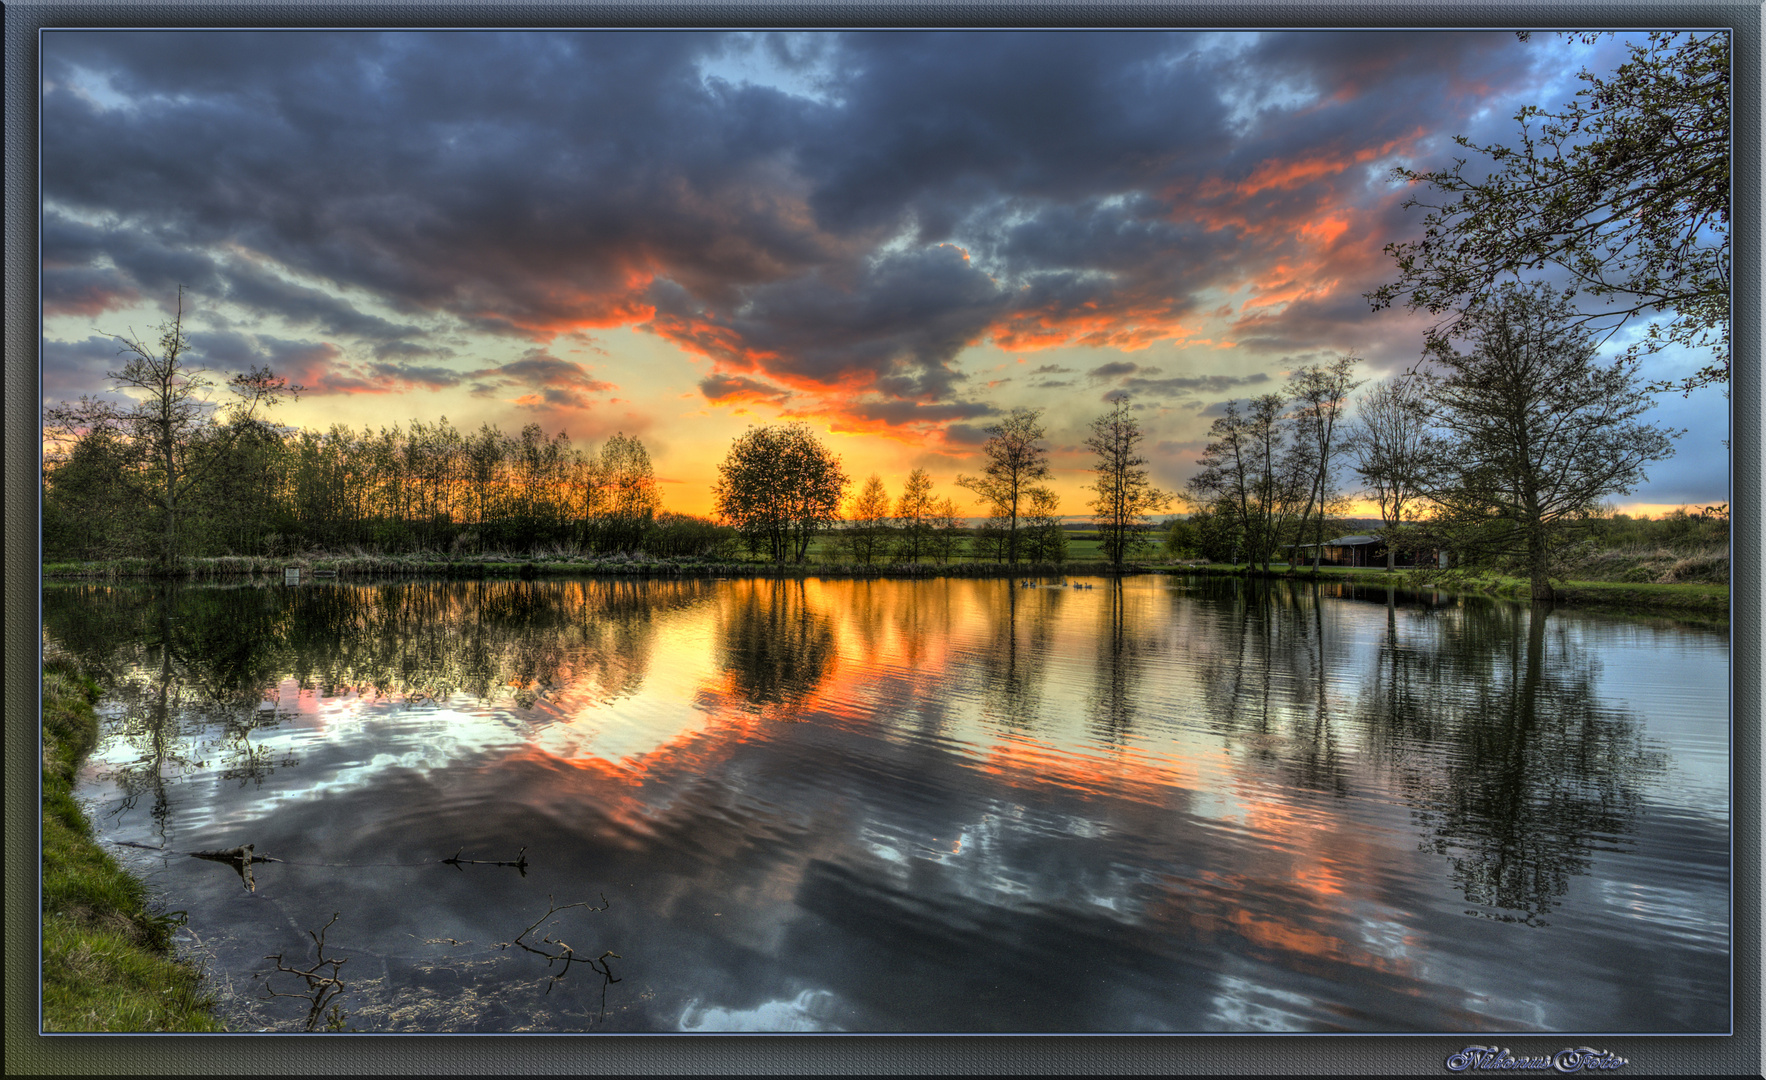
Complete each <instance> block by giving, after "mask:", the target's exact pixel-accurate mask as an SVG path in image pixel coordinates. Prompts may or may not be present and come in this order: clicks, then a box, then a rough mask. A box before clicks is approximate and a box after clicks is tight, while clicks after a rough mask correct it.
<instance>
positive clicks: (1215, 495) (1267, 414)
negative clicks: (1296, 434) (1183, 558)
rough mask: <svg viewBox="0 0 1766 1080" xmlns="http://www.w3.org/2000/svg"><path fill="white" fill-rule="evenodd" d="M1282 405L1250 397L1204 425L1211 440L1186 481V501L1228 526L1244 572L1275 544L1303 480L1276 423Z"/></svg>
mask: <svg viewBox="0 0 1766 1080" xmlns="http://www.w3.org/2000/svg"><path fill="white" fill-rule="evenodd" d="M1287 405H1288V401H1287V399H1286V398H1285V397H1283V396H1282V395H1280V394H1264V395H1262V396H1260V397H1256V398H1252V399H1251V402H1250V407H1249V408H1248V409H1247V410H1246V411H1244V412H1240V411H1239V404H1238V402H1236V401H1229V402H1227V404H1226V410H1225V414H1224V415H1222V416H1220V417H1219V418H1217V419H1216V420H1215V421H1214V423H1213V424H1212V425H1211V426H1210V427H1209V429H1208V434H1209V436H1210V437H1211V438H1212V439H1213V441H1212V442H1210V443H1209V444H1208V445H1207V446H1206V447H1204V448H1203V450H1202V456H1201V457H1200V458H1198V459H1197V463H1198V464H1200V465H1201V466H1202V468H1201V470H1200V471H1199V472H1197V473H1196V475H1195V476H1192V477H1191V478H1190V484H1189V486H1190V498H1191V500H1192V501H1193V502H1194V503H1196V504H1198V505H1200V506H1205V507H1207V508H1208V509H1209V511H1210V512H1211V513H1213V514H1217V515H1221V516H1223V517H1224V518H1226V519H1227V520H1228V521H1230V522H1231V525H1232V528H1231V530H1230V532H1231V534H1232V535H1234V536H1236V537H1237V540H1238V541H1239V542H1241V543H1243V545H1244V555H1245V561H1246V564H1247V565H1246V570H1247V571H1249V569H1250V567H1251V566H1252V565H1256V564H1261V565H1262V566H1263V569H1264V572H1265V573H1267V572H1268V571H1269V560H1270V556H1271V555H1273V554H1274V553H1275V551H1276V549H1277V548H1279V547H1280V546H1281V543H1282V540H1283V539H1284V536H1285V534H1286V533H1287V532H1288V530H1289V524H1290V522H1291V521H1292V519H1293V517H1294V511H1295V508H1296V506H1297V504H1298V502H1299V493H1300V492H1301V491H1302V490H1303V489H1304V488H1305V486H1306V482H1307V480H1308V475H1307V471H1306V470H1305V469H1302V468H1297V466H1298V465H1300V464H1301V463H1302V461H1303V459H1301V458H1300V457H1298V456H1297V455H1295V454H1294V453H1292V452H1291V444H1290V435H1291V432H1290V431H1289V426H1288V425H1287V424H1284V423H1283V422H1282V418H1283V415H1284V411H1285V410H1286V408H1287Z"/></svg>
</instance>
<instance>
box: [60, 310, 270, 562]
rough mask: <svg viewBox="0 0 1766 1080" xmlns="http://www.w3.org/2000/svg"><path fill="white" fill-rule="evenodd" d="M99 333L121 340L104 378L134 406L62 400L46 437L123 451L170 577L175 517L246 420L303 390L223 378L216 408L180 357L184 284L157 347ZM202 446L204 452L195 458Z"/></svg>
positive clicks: (176, 546)
mask: <svg viewBox="0 0 1766 1080" xmlns="http://www.w3.org/2000/svg"><path fill="white" fill-rule="evenodd" d="M98 332H99V333H101V334H104V335H105V336H106V337H109V338H113V339H115V340H116V341H117V342H119V343H120V344H121V346H122V347H121V348H120V349H118V350H117V351H118V353H119V354H123V355H127V356H128V359H127V360H125V361H124V363H123V367H122V370H120V371H113V372H109V373H108V374H107V375H106V376H105V377H106V378H108V379H110V381H111V383H112V384H113V386H114V387H115V388H116V389H117V390H119V391H122V392H123V393H125V394H131V395H134V397H135V400H134V402H133V403H132V404H130V405H127V406H125V405H119V404H116V403H114V402H109V401H103V400H97V399H93V398H85V397H82V398H81V399H80V400H79V401H78V402H76V403H69V402H63V403H62V404H61V405H58V406H55V407H53V408H50V409H48V410H46V411H45V416H44V419H45V435H47V436H48V438H49V439H50V440H51V441H54V442H61V441H67V440H75V441H77V440H79V439H81V438H89V437H91V436H92V435H93V434H95V433H99V432H102V433H103V434H104V435H105V436H106V437H108V438H111V439H112V440H114V441H115V442H116V443H117V444H118V445H122V446H126V447H127V448H128V450H129V451H130V452H131V453H130V457H131V458H132V460H131V461H130V465H131V467H130V468H129V469H128V470H127V471H126V472H125V473H124V474H123V475H124V479H125V480H126V482H127V483H128V484H129V485H130V487H131V488H132V490H133V491H134V493H135V494H136V495H137V496H138V497H139V499H140V501H141V502H143V503H145V504H146V505H149V506H152V507H153V508H155V509H156V510H158V511H159V518H160V520H159V523H158V524H159V528H158V529H157V530H156V531H157V533H158V538H159V544H158V547H159V553H158V562H159V566H160V569H161V571H162V572H170V571H172V570H173V569H174V568H175V567H176V566H177V564H178V560H179V558H180V556H181V555H182V537H181V536H180V533H179V526H180V524H181V522H180V518H181V516H182V513H183V511H184V510H185V507H186V505H187V504H188V503H189V501H190V499H191V496H192V494H193V492H194V491H195V489H196V487H197V485H198V484H200V483H201V482H202V481H203V480H204V479H205V478H206V477H207V476H208V475H209V474H210V473H211V472H212V471H213V469H214V468H215V467H216V466H217V465H218V464H220V463H221V462H223V461H225V460H227V457H228V454H227V451H228V450H230V449H231V448H232V446H233V443H234V442H235V441H237V440H238V439H239V438H240V437H241V436H242V435H244V434H245V433H246V432H248V431H251V430H254V429H253V425H252V423H251V421H253V420H254V419H256V417H257V414H258V412H259V410H261V409H269V408H272V407H274V406H275V405H277V404H278V403H280V402H281V401H282V400H283V399H284V398H292V397H297V396H298V395H299V394H300V391H301V389H302V388H301V387H298V386H291V385H289V383H288V380H287V379H284V378H281V377H279V376H277V375H275V374H273V373H272V372H271V371H270V370H269V369H268V368H252V369H251V370H249V371H246V372H243V373H241V374H238V375H235V376H233V378H231V379H230V380H228V382H227V389H228V390H229V391H231V393H232V394H233V400H231V401H229V402H226V403H224V404H219V405H217V404H216V403H215V402H214V401H213V400H212V398H211V393H210V392H211V391H212V390H213V388H214V385H215V384H214V380H213V379H211V378H209V377H208V372H207V371H206V370H205V369H202V368H198V367H193V366H191V364H190V363H189V361H188V360H187V359H186V356H185V354H186V353H187V352H188V351H189V349H190V342H189V340H188V339H187V338H186V337H185V336H184V290H183V288H182V287H181V286H180V287H179V289H178V306H177V311H176V313H175V314H174V315H173V317H172V321H171V322H168V323H162V324H161V325H160V326H159V340H158V346H159V347H158V349H155V348H154V347H153V346H152V345H150V344H149V343H148V342H147V341H145V340H144V339H142V338H140V337H138V336H136V335H135V334H134V332H133V331H130V333H129V334H128V335H127V336H125V335H122V334H110V333H106V332H105V331H103V330H100V331H98ZM223 419H224V420H225V421H226V423H225V424H223V423H222V421H223ZM199 443H201V444H204V447H205V450H206V452H204V453H200V454H193V453H192V452H191V449H192V447H193V446H195V445H197V444H199Z"/></svg>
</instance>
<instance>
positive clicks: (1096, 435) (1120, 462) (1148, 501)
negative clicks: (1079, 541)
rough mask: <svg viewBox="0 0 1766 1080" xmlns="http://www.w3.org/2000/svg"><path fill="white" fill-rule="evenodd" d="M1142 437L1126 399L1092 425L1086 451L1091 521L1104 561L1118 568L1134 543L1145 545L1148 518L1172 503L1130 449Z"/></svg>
mask: <svg viewBox="0 0 1766 1080" xmlns="http://www.w3.org/2000/svg"><path fill="white" fill-rule="evenodd" d="M1144 437H1145V436H1144V435H1142V433H1141V425H1140V421H1139V420H1138V419H1137V418H1136V417H1135V415H1134V413H1133V412H1132V411H1131V410H1130V409H1129V406H1128V401H1127V400H1126V399H1118V400H1117V402H1116V404H1115V405H1113V406H1112V407H1111V409H1110V411H1109V412H1107V413H1105V414H1104V415H1102V416H1100V417H1098V418H1097V419H1096V420H1093V421H1092V425H1091V435H1090V436H1089V437H1088V438H1087V439H1086V440H1085V445H1086V448H1087V449H1088V450H1090V451H1092V453H1094V454H1096V455H1097V461H1096V462H1095V463H1094V464H1093V465H1092V472H1093V473H1095V474H1096V477H1097V478H1096V479H1095V480H1093V481H1092V483H1091V484H1090V485H1088V487H1089V488H1090V489H1091V490H1092V491H1093V492H1095V493H1096V495H1097V497H1096V498H1094V499H1092V500H1091V504H1090V505H1091V508H1092V515H1093V520H1094V521H1096V522H1097V526H1098V537H1099V539H1100V540H1102V542H1103V548H1104V557H1105V558H1106V559H1109V560H1110V562H1111V563H1112V564H1113V565H1115V566H1116V567H1117V568H1118V569H1120V568H1121V567H1122V562H1123V560H1124V559H1125V558H1127V557H1128V553H1129V551H1130V550H1131V549H1132V548H1133V547H1135V546H1136V545H1137V544H1141V543H1144V542H1145V540H1146V537H1145V534H1146V532H1147V530H1148V528H1149V525H1148V521H1147V515H1149V514H1156V513H1159V512H1160V511H1163V510H1165V509H1166V508H1168V507H1169V506H1170V505H1171V494H1170V493H1169V492H1166V491H1161V490H1160V489H1158V488H1156V487H1154V486H1153V481H1152V478H1151V476H1150V475H1149V474H1148V472H1147V470H1146V467H1145V466H1146V464H1147V459H1146V458H1144V457H1142V456H1141V455H1140V452H1139V451H1138V450H1136V449H1135V447H1136V446H1138V445H1139V443H1140V441H1141V439H1142V438H1144Z"/></svg>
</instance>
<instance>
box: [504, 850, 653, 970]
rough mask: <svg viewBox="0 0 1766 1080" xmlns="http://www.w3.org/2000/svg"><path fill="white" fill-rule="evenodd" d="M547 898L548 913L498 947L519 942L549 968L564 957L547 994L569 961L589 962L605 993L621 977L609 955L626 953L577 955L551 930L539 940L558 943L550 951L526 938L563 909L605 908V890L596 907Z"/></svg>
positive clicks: (544, 942) (618, 957)
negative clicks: (561, 968) (544, 960)
mask: <svg viewBox="0 0 1766 1080" xmlns="http://www.w3.org/2000/svg"><path fill="white" fill-rule="evenodd" d="M523 850H525V849H523ZM546 902H547V903H548V904H550V905H551V906H550V907H548V908H547V909H546V913H545V914H544V915H541V916H540V917H539V918H538V919H535V920H534V922H533V925H532V926H529V927H528V928H527V929H526V930H523V931H522V932H521V933H519V934H516V935H515V940H514V941H505V942H502V943H501V944H499V945H498V946H497V947H498V948H500V949H507V948H509V947H510V946H511V945H518V946H520V947H521V948H523V949H526V950H527V951H528V952H530V953H534V954H535V955H538V956H543V957H545V958H546V966H547V967H548V968H549V967H551V966H552V961H554V960H562V961H564V969H563V970H562V971H560V972H558V974H556V975H554V976H552V978H551V980H550V981H549V982H547V983H546V993H548V994H550V993H551V992H552V987H553V985H554V984H556V983H557V982H558V980H559V979H562V978H564V976H565V975H568V974H569V973H570V965H572V964H587V965H589V968H590V969H591V970H593V971H595V972H596V973H598V974H599V975H600V976H601V980H602V981H601V989H602V991H603V993H605V991H606V989H607V986H608V984H610V983H616V982H618V981H619V980H618V979H616V978H614V977H613V969H611V968H609V967H608V966H607V958H608V957H610V956H611V957H612V958H613V959H615V960H623V959H625V957H623V956H621V955H619V954H618V953H616V952H613V951H611V950H609V951H607V952H604V953H602V954H601V955H600V956H595V957H582V956H578V955H576V950H575V949H573V948H571V947H570V945H568V944H566V943H565V942H562V941H559V940H557V939H556V938H554V937H552V936H551V935H550V934H547V935H545V936H543V937H541V938H540V940H539V944H540V945H555V946H557V947H558V951H557V952H547V951H546V950H545V949H542V948H536V947H535V946H533V945H529V944H528V943H527V942H526V941H524V940H523V939H524V938H526V937H527V935H529V934H531V933H533V932H534V931H535V930H537V929H539V926H540V924H541V923H543V922H545V921H546V920H547V919H550V918H551V917H552V916H554V915H556V914H558V913H559V912H560V911H569V910H570V909H571V908H588V909H589V910H590V911H606V910H607V907H608V903H607V894H606V893H602V894H601V906H600V907H596V906H595V905H593V904H591V903H589V902H588V901H587V900H581V901H578V902H577V903H574V904H565V905H564V906H563V907H559V906H558V904H557V903H556V902H555V901H554V900H553V899H552V897H551V896H547V897H546Z"/></svg>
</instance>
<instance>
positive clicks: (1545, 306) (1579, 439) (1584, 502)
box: [1422, 286, 1679, 600]
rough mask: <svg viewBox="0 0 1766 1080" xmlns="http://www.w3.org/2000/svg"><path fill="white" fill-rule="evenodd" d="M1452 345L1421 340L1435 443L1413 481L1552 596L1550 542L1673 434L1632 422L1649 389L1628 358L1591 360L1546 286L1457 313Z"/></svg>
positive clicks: (1590, 350)
mask: <svg viewBox="0 0 1766 1080" xmlns="http://www.w3.org/2000/svg"><path fill="white" fill-rule="evenodd" d="M1463 336H1464V338H1465V340H1466V341H1467V342H1469V343H1470V344H1471V346H1472V349H1471V351H1470V352H1469V353H1460V352H1457V351H1455V350H1454V349H1453V348H1451V347H1450V346H1448V345H1447V344H1446V343H1444V342H1441V341H1436V342H1434V343H1433V344H1432V346H1431V349H1430V352H1429V359H1430V361H1431V363H1432V366H1433V368H1434V369H1435V370H1434V371H1433V372H1431V373H1429V374H1427V375H1425V376H1422V377H1424V378H1426V379H1427V383H1428V391H1427V393H1428V397H1429V399H1430V400H1431V401H1432V402H1433V405H1434V415H1433V419H1434V422H1435V424H1436V425H1437V427H1438V428H1439V430H1440V432H1441V436H1442V442H1441V443H1440V444H1439V448H1438V453H1437V455H1436V458H1435V461H1434V462H1433V464H1432V465H1431V467H1430V468H1429V469H1428V470H1427V474H1426V477H1425V483H1426V489H1425V490H1426V494H1427V495H1428V497H1429V498H1430V499H1431V500H1433V501H1434V502H1435V503H1436V504H1437V505H1438V506H1439V507H1440V508H1441V521H1442V524H1443V526H1444V527H1446V528H1447V529H1449V530H1450V531H1451V532H1453V533H1456V534H1457V535H1458V536H1459V537H1460V538H1461V542H1462V543H1466V544H1469V545H1472V546H1475V547H1478V548H1483V549H1485V550H1487V551H1489V552H1492V553H1494V554H1498V555H1506V556H1511V557H1518V558H1521V559H1523V560H1524V563H1525V567H1526V573H1527V574H1528V576H1529V577H1530V578H1531V581H1532V595H1533V598H1534V599H1535V600H1549V599H1551V598H1552V595H1553V593H1552V587H1551V583H1550V578H1551V569H1552V566H1551V557H1552V553H1553V548H1554V547H1555V546H1556V544H1558V543H1559V542H1560V541H1561V540H1562V539H1563V538H1564V536H1565V535H1566V534H1567V532H1568V531H1569V529H1570V528H1571V527H1573V526H1575V525H1577V524H1578V523H1582V524H1586V523H1587V522H1588V521H1589V520H1590V519H1592V518H1593V517H1594V516H1595V515H1596V514H1597V513H1598V512H1599V510H1600V505H1601V501H1602V500H1603V499H1605V498H1607V497H1608V496H1610V495H1623V494H1626V493H1628V492H1630V491H1631V490H1632V488H1633V487H1634V486H1636V484H1637V483H1638V482H1639V481H1640V480H1642V479H1643V478H1644V473H1643V467H1644V465H1645V464H1647V463H1649V462H1652V461H1659V460H1661V459H1663V458H1666V457H1668V456H1670V455H1671V454H1672V453H1673V452H1674V447H1673V439H1674V438H1675V436H1676V435H1678V434H1679V433H1678V432H1674V431H1669V430H1667V429H1665V428H1659V427H1655V426H1651V425H1647V424H1642V423H1638V422H1637V421H1636V417H1637V416H1638V415H1640V414H1641V413H1643V412H1644V411H1645V410H1646V409H1648V408H1649V407H1650V397H1649V393H1648V391H1647V390H1645V389H1644V388H1643V387H1642V386H1641V385H1640V384H1639V382H1638V379H1637V376H1636V370H1635V369H1636V363H1637V362H1636V359H1635V358H1634V357H1620V358H1619V359H1617V360H1615V361H1613V362H1612V363H1610V364H1604V365H1603V364H1600V363H1598V362H1597V361H1596V357H1595V345H1594V343H1593V341H1592V335H1591V333H1590V332H1589V330H1588V329H1587V327H1586V326H1585V325H1584V324H1583V323H1582V322H1581V321H1579V320H1577V319H1576V318H1575V312H1574V310H1573V309H1572V308H1571V306H1570V302H1569V300H1568V298H1567V297H1565V296H1564V295H1563V294H1561V293H1557V292H1555V291H1554V290H1552V289H1551V288H1550V287H1549V286H1530V287H1523V286H1509V287H1507V288H1504V289H1502V290H1500V291H1499V292H1498V294H1497V297H1496V302H1494V303H1492V304H1491V305H1489V306H1487V307H1483V308H1478V309H1476V310H1473V311H1470V312H1467V314H1466V318H1465V326H1464V330H1463Z"/></svg>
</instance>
